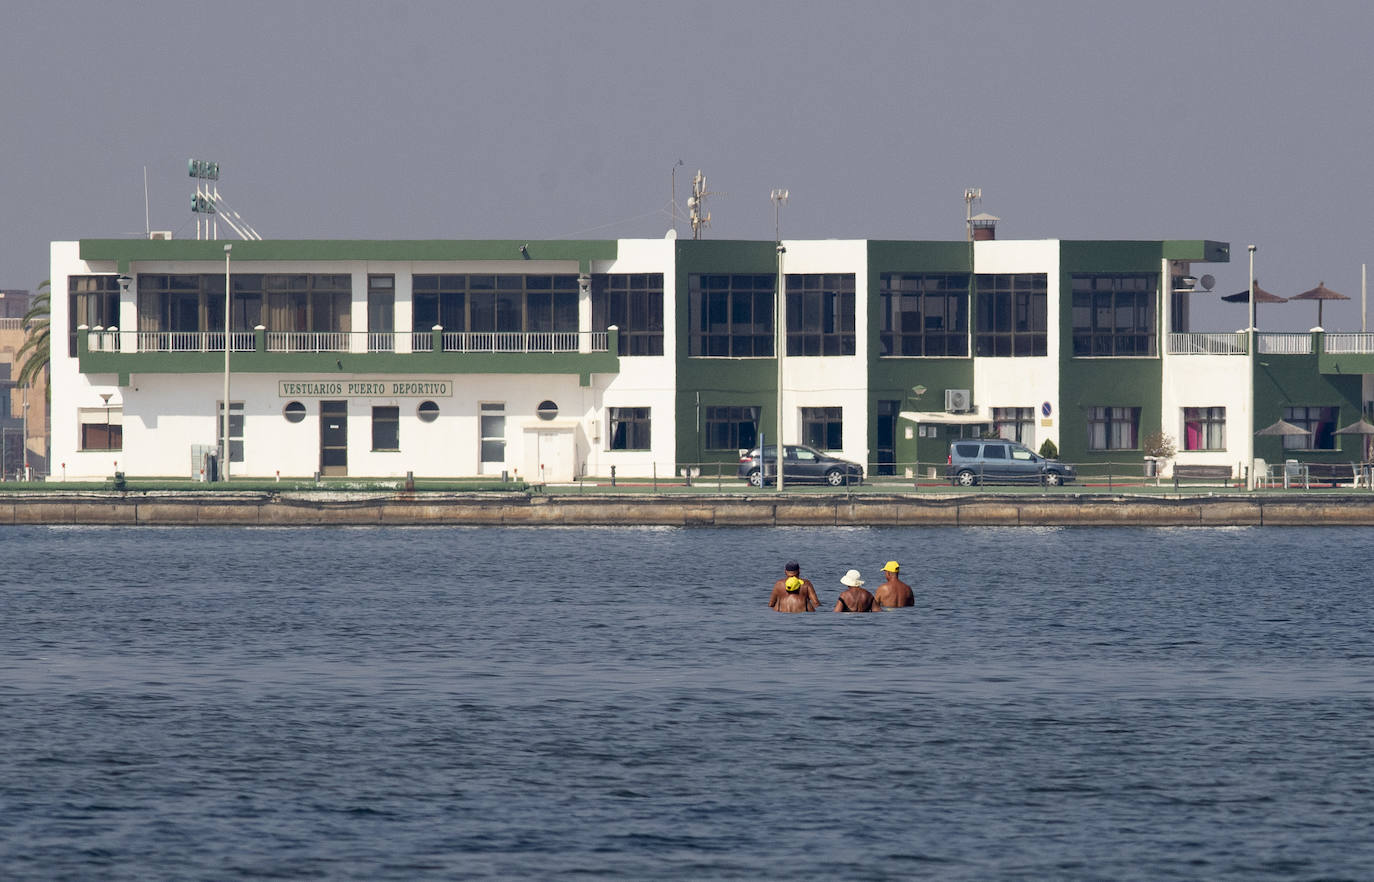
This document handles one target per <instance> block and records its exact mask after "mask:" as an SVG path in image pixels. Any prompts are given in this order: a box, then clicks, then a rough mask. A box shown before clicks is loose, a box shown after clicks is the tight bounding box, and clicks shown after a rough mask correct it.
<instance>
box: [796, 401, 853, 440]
mask: <svg viewBox="0 0 1374 882" xmlns="http://www.w3.org/2000/svg"><path fill="white" fill-rule="evenodd" d="M801 419H802V443H803V444H809V445H810V446H812V447H814V448H816V449H817V450H843V449H844V408H842V407H803V408H802V409H801Z"/></svg>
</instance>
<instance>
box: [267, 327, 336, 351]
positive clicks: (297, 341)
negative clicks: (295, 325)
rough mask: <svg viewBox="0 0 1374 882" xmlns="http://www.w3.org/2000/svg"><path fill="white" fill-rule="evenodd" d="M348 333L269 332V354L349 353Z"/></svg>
mask: <svg viewBox="0 0 1374 882" xmlns="http://www.w3.org/2000/svg"><path fill="white" fill-rule="evenodd" d="M349 336H350V334H349V333H348V332H347V331H268V332H267V351H268V352H347V351H348V350H349V346H348V343H349V340H348V338H349Z"/></svg>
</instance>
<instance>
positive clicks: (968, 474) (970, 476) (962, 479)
mask: <svg viewBox="0 0 1374 882" xmlns="http://www.w3.org/2000/svg"><path fill="white" fill-rule="evenodd" d="M954 480H956V481H958V482H959V486H961V487H972V486H973V485H974V484H977V483H978V476H977V475H975V474H974V473H973V472H972V471H971V470H970V469H960V470H959V474H957V475H955V476H954Z"/></svg>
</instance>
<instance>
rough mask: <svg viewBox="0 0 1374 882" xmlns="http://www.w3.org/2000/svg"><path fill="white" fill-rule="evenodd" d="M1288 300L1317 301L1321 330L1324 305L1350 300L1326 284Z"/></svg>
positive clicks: (1318, 284)
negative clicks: (1326, 302)
mask: <svg viewBox="0 0 1374 882" xmlns="http://www.w3.org/2000/svg"><path fill="white" fill-rule="evenodd" d="M1288 299H1289V300H1315V301H1317V327H1319V328H1320V327H1323V325H1322V303H1323V302H1324V301H1327V300H1349V299H1350V298H1349V297H1346V296H1345V295H1344V294H1337V293H1336V292H1335V291H1332V290H1331V289H1330V288H1328V287H1326V283H1325V282H1318V283H1317V287H1315V288H1312V289H1311V290H1309V291H1304V292H1302V293H1301V294H1294V295H1293V296H1292V297H1289V298H1288Z"/></svg>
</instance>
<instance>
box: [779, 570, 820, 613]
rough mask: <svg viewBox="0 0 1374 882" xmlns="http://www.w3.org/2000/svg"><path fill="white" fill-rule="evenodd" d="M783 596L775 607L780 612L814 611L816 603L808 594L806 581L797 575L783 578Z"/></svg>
mask: <svg viewBox="0 0 1374 882" xmlns="http://www.w3.org/2000/svg"><path fill="white" fill-rule="evenodd" d="M782 592H783V593H782V598H781V599H780V600H779V601H778V603H777V605H776V606H774V607H773V609H775V610H777V611H778V612H814V611H815V609H816V606H815V604H813V603H812V602H811V598H809V597H807V596H806V581H805V580H804V579H800V578H798V577H796V576H789V577H788V578H786V579H784V580H783V589H782Z"/></svg>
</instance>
